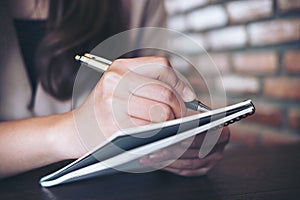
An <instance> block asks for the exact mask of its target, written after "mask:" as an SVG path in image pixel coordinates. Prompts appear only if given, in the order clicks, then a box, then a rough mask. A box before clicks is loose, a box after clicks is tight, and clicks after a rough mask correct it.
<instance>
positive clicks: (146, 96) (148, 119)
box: [74, 57, 195, 150]
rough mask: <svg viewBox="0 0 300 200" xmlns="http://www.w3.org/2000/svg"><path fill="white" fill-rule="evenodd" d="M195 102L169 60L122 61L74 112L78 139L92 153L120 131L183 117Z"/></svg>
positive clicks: (101, 80)
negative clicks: (189, 103) (186, 104)
mask: <svg viewBox="0 0 300 200" xmlns="http://www.w3.org/2000/svg"><path fill="white" fill-rule="evenodd" d="M193 99H195V95H194V93H193V92H192V91H191V89H190V88H189V87H188V86H187V85H186V84H185V83H184V82H183V81H182V80H180V79H179V78H178V77H177V75H176V73H175V71H174V69H173V68H172V67H171V65H170V63H169V61H168V60H167V59H166V58H163V57H139V58H133V59H118V60H116V61H114V62H113V63H112V65H111V66H110V67H109V70H108V71H106V72H105V73H104V74H103V76H102V78H101V79H100V81H99V82H98V84H97V85H96V87H95V88H94V90H93V92H92V93H91V95H90V96H89V97H88V98H87V100H86V101H85V103H84V104H83V105H82V106H81V107H79V108H78V109H76V110H75V111H74V116H75V122H76V126H77V130H78V133H79V135H78V136H79V138H80V140H81V142H82V144H83V145H84V146H85V148H86V149H87V150H90V149H92V148H93V147H94V146H96V145H97V144H99V143H101V142H103V141H104V140H105V139H107V138H108V137H110V136H111V135H112V134H113V133H115V132H116V131H119V130H122V129H125V128H129V127H134V126H140V125H146V124H149V123H152V122H163V121H167V120H171V119H174V118H180V117H183V116H185V114H186V107H185V105H184V101H191V100H193ZM93 117H94V118H95V119H96V120H94V119H92V118H93ZM78 127H79V128H78ZM88 129H90V130H88ZM95 129H97V130H95ZM90 131H91V132H93V133H90ZM88 132H89V133H90V134H89V135H86V134H87V133H88ZM101 140H102V141H101Z"/></svg>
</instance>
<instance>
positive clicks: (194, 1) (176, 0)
mask: <svg viewBox="0 0 300 200" xmlns="http://www.w3.org/2000/svg"><path fill="white" fill-rule="evenodd" d="M208 2H209V0H188V1H182V0H165V7H166V10H167V11H168V13H170V14H174V13H176V12H183V11H186V10H189V9H192V8H195V7H198V6H202V5H205V4H207V3H208Z"/></svg>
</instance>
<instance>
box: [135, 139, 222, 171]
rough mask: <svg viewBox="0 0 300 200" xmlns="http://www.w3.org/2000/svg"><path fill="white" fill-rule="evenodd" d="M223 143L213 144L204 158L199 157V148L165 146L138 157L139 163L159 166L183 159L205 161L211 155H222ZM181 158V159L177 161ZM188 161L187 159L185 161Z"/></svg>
mask: <svg viewBox="0 0 300 200" xmlns="http://www.w3.org/2000/svg"><path fill="white" fill-rule="evenodd" d="M225 145H226V144H224V143H220V144H218V145H216V146H215V148H214V149H213V150H212V151H211V152H210V154H208V155H207V156H206V157H205V158H203V159H200V158H199V149H188V150H186V151H185V149H182V148H180V146H176V148H174V147H172V148H170V147H169V148H165V149H161V150H159V151H156V152H155V153H152V154H150V155H147V156H144V157H143V158H141V159H140V162H141V164H143V165H147V166H157V165H158V166H161V165H164V166H166V165H170V164H171V163H173V162H178V163H180V162H183V160H201V161H206V160H210V158H211V155H214V156H220V157H222V153H223V150H224V148H225ZM179 160H181V161H179ZM187 162H189V161H187Z"/></svg>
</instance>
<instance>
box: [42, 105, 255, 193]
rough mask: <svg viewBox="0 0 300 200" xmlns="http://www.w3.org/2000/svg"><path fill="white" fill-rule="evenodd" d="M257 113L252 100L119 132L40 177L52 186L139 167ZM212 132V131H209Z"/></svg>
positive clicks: (47, 184)
mask: <svg viewBox="0 0 300 200" xmlns="http://www.w3.org/2000/svg"><path fill="white" fill-rule="evenodd" d="M254 112H255V107H254V105H253V103H252V101H251V100H246V101H243V102H240V103H237V104H234V105H231V106H227V107H224V108H219V109H215V110H212V111H208V112H204V113H200V114H195V115H192V116H187V117H183V118H180V119H174V120H170V121H167V122H162V123H155V124H150V125H146V126H140V127H134V128H129V129H126V130H122V131H118V132H116V133H115V134H113V135H112V136H111V137H110V138H108V139H107V141H105V142H104V143H102V144H99V145H98V146H97V147H96V148H94V149H93V150H92V151H90V152H88V153H87V154H85V155H84V156H82V157H81V158H79V159H77V160H75V161H74V162H72V163H70V164H69V165H67V166H65V167H63V168H62V169H59V170H57V171H55V172H53V173H51V174H49V175H47V176H45V177H43V178H41V180H40V184H41V186H43V187H51V186H55V185H59V184H63V183H68V182H72V181H78V180H81V179H86V178H89V177H94V176H100V175H106V174H111V173H116V172H118V171H119V170H121V171H122V170H125V171H130V170H133V169H134V170H137V169H138V168H139V167H141V165H139V163H138V161H137V160H138V159H139V158H140V157H142V156H145V155H147V154H150V153H152V152H154V151H157V150H159V149H162V148H165V147H168V146H170V145H173V144H176V143H178V142H181V141H183V140H185V139H187V138H190V137H193V136H195V135H197V134H201V133H205V132H207V131H208V130H211V129H216V128H220V127H223V126H227V125H229V124H231V123H234V122H236V121H239V120H240V119H242V118H245V117H247V116H249V115H252V114H253V113H254ZM208 134H209V132H208Z"/></svg>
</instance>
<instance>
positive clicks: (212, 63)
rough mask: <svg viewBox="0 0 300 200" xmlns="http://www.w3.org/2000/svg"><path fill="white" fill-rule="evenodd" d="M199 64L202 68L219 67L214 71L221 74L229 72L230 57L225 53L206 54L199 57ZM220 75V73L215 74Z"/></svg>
mask: <svg viewBox="0 0 300 200" xmlns="http://www.w3.org/2000/svg"><path fill="white" fill-rule="evenodd" d="M198 66H199V67H200V68H201V70H202V69H203V70H205V71H207V70H210V69H212V68H214V69H217V70H214V71H217V72H220V73H221V74H224V73H227V72H229V70H230V57H229V56H228V54H225V53H214V54H209V56H208V55H207V54H204V55H203V56H200V57H199V59H198ZM213 75H218V74H213Z"/></svg>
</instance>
